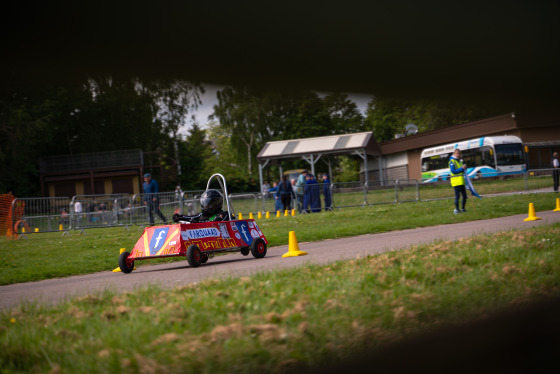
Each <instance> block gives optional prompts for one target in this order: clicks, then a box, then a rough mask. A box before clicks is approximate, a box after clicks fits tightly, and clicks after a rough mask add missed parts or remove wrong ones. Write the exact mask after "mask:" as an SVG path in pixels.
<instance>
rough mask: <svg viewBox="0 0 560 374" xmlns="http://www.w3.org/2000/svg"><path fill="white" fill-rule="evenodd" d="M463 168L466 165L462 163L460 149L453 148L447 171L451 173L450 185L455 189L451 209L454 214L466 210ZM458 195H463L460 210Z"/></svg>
mask: <svg viewBox="0 0 560 374" xmlns="http://www.w3.org/2000/svg"><path fill="white" fill-rule="evenodd" d="M465 170H467V165H463V161H462V160H461V150H460V149H459V148H455V151H453V156H451V158H450V159H449V171H450V173H451V176H450V178H449V179H450V181H451V186H452V187H453V189H454V190H455V210H454V211H453V213H455V214H458V213H464V212H466V210H465V205H466V203H467V190H466V189H465ZM459 195H462V196H463V202H462V205H461V207H462V209H461V210H459Z"/></svg>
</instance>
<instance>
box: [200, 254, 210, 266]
mask: <svg viewBox="0 0 560 374" xmlns="http://www.w3.org/2000/svg"><path fill="white" fill-rule="evenodd" d="M209 259H210V257H208V254H207V253H203V254H202V257H201V258H200V263H201V264H205V263H207V262H208V260H209Z"/></svg>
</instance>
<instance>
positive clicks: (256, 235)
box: [251, 229, 261, 238]
mask: <svg viewBox="0 0 560 374" xmlns="http://www.w3.org/2000/svg"><path fill="white" fill-rule="evenodd" d="M251 236H252V237H253V238H260V237H261V236H260V235H259V232H258V231H257V230H255V229H251Z"/></svg>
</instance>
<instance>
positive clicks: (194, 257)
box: [187, 244, 202, 268]
mask: <svg viewBox="0 0 560 374" xmlns="http://www.w3.org/2000/svg"><path fill="white" fill-rule="evenodd" d="M187 261H188V262H189V265H191V267H193V268H197V267H199V266H200V264H201V263H202V252H200V249H198V247H197V246H196V245H194V244H191V245H189V248H187Z"/></svg>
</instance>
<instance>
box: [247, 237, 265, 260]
mask: <svg viewBox="0 0 560 374" xmlns="http://www.w3.org/2000/svg"><path fill="white" fill-rule="evenodd" d="M251 254H252V255H253V257H254V258H263V257H264V256H266V243H265V242H264V240H262V239H261V238H257V239H255V240H253V242H252V243H251Z"/></svg>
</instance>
